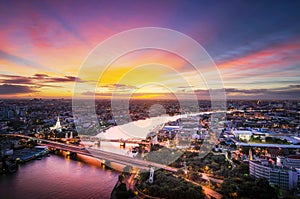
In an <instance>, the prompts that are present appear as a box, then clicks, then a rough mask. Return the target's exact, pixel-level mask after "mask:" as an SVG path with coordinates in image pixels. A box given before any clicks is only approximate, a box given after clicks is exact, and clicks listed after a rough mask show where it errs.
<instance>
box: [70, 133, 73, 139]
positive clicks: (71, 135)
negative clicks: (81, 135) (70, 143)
mask: <svg viewBox="0 0 300 199" xmlns="http://www.w3.org/2000/svg"><path fill="white" fill-rule="evenodd" d="M70 138H71V139H72V138H73V132H72V131H71V134H70Z"/></svg>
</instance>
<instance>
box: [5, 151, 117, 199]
mask: <svg viewBox="0 0 300 199" xmlns="http://www.w3.org/2000/svg"><path fill="white" fill-rule="evenodd" d="M117 180H118V173H116V172H114V171H112V170H108V169H103V168H101V167H98V166H95V165H91V164H86V163H83V162H79V161H74V160H70V159H67V158H64V157H62V156H57V155H51V156H50V157H44V158H43V159H41V160H34V161H31V162H28V163H26V164H22V165H20V168H19V170H18V172H17V173H15V174H12V175H6V176H0V198H1V199H19V198H20V199H27V198H28V199H35V198H39V199H44V198H49V199H50V198H54V199H68V198H72V199H77V198H78V199H82V198H84V199H86V198H99V199H102V198H104V199H105V198H110V193H111V191H112V189H113V188H114V186H115V184H116V182H117Z"/></svg>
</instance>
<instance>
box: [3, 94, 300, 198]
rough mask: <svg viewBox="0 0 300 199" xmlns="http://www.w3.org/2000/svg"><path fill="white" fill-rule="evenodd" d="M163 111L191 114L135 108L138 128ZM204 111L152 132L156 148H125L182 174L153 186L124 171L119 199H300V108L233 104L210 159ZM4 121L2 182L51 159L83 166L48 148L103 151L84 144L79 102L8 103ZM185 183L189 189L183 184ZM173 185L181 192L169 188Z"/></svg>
mask: <svg viewBox="0 0 300 199" xmlns="http://www.w3.org/2000/svg"><path fill="white" fill-rule="evenodd" d="M158 103H159V104H161V105H162V106H163V107H165V109H166V112H167V114H168V115H170V116H176V115H184V114H185V113H181V112H180V107H179V105H178V102H177V101H167V100H153V101H152V100H132V101H131V103H130V108H129V110H130V116H131V118H132V120H133V121H137V120H145V119H147V118H149V117H150V116H149V108H150V107H151V106H152V105H153V104H158ZM198 103H199V107H200V108H199V110H198V111H199V113H205V114H199V115H197V114H195V115H192V116H188V117H186V118H179V119H177V120H175V121H170V122H167V123H165V124H163V125H162V126H161V128H158V129H156V131H152V132H149V134H148V135H147V137H145V139H144V140H143V141H144V142H147V141H148V142H149V143H150V146H151V147H150V148H149V146H148V145H147V144H138V145H134V147H129V148H127V147H125V148H124V150H130V152H131V153H132V154H134V156H132V157H133V158H135V159H141V160H146V161H149V162H155V163H159V164H163V165H169V166H170V167H172V168H174V169H175V170H174V172H171V171H170V170H165V171H164V169H163V170H161V169H159V170H155V172H154V180H153V179H152V180H153V182H152V183H151V182H150V181H149V175H150V174H149V171H147V169H146V170H145V169H144V170H142V171H139V172H137V169H138V168H134V166H131V165H126V164H124V165H122V164H121V165H122V166H121V167H123V169H122V170H121V173H123V174H120V177H119V181H118V183H119V185H118V186H117V188H116V190H117V191H116V192H117V193H114V194H116V196H115V197H116V198H124V197H130V198H133V197H138V196H136V195H139V197H140V195H143V197H145V196H147V195H148V196H151V197H164V198H201V197H202V198H204V197H205V194H206V195H207V196H208V197H214V198H221V197H223V198H233V197H237V198H278V197H280V198H293V197H297V196H299V193H300V192H299V191H300V190H299V183H300V180H299V179H300V172H299V166H300V153H299V148H300V147H299V146H300V145H299V144H300V136H299V128H300V118H299V107H300V102H299V101H288V100H285V101H229V102H228V103H227V106H228V108H227V113H226V120H225V121H224V122H223V128H220V129H218V131H219V132H218V135H219V138H218V140H217V142H216V143H214V146H213V149H212V150H211V151H210V152H209V153H208V154H207V155H205V156H204V157H200V156H199V152H200V151H201V150H203V148H202V149H201V146H202V144H203V141H204V140H205V139H207V138H206V137H207V136H208V135H209V126H210V114H211V113H209V111H210V106H209V102H208V101H199V102H198ZM96 107H97V110H96V112H97V116H98V119H99V120H98V122H99V123H100V124H101V127H102V128H101V129H102V133H104V134H105V131H107V129H109V128H113V127H114V126H116V125H117V124H116V123H115V121H114V118H113V115H112V113H111V111H110V110H111V107H110V102H109V101H107V100H99V101H96ZM1 116H2V118H1V172H2V174H4V173H6V174H7V173H13V172H18V170H17V168H18V164H21V165H22V164H24V163H25V162H27V161H31V160H34V159H36V158H38V159H39V158H45V156H49V153H50V154H51V153H53V154H56V155H62V156H64V157H67V158H71V159H72V160H74V161H75V160H77V161H81V160H80V157H77V156H76V153H75V152H76V151H75V152H74V150H66V149H64V150H62V149H60V150H58V151H57V149H55V145H52V146H51V147H50V145H47V140H48V141H51V142H57V143H63V144H67V145H70V146H74V147H81V148H82V147H86V148H87V149H95V148H97V143H98V145H99V142H97V141H94V143H92V144H91V145H85V146H84V144H83V143H81V137H80V135H78V132H77V131H76V128H75V126H76V125H75V123H74V120H73V115H72V101H71V100H66V99H55V100H44V99H30V100H2V101H1ZM154 116H158V115H152V117H154ZM90 125H91V126H92V125H93V124H90ZM87 128H89V126H88V127H87ZM100 133H101V132H100ZM16 135H20V136H21V137H18V136H17V137H16ZM22 136H25V137H22ZM26 136H28V137H26ZM28 138H29V139H28ZM39 139H40V140H39ZM51 142H50V143H51ZM119 142H120V143H121V141H119ZM124 142H126V141H124ZM50 143H48V144H50ZM42 146H44V147H42ZM45 146H48V148H47V147H45ZM98 147H99V146H98ZM120 147H123V146H120ZM200 149H201V150H200ZM70 151H71V152H72V151H73V153H71V154H70ZM153 152H154V153H153ZM174 154H179V156H178V158H177V157H176V158H175V159H172V155H174ZM106 161H107V162H108V161H109V160H108V159H107V160H106ZM112 162H113V160H111V162H109V163H106V164H105V165H106V167H108V168H111V169H115V168H114V166H113V165H114V164H112ZM29 164H30V163H29ZM99 166H100V165H99ZM157 169H158V168H157ZM115 170H116V171H118V170H117V169H115ZM19 172H20V171H19ZM133 174H134V183H135V185H134V186H133V187H131V188H128V189H126V183H125V181H126V180H127V179H129V178H130V177H131V175H133ZM182 180H185V183H183V184H181V183H182V182H184V181H182ZM164 183H167V184H165V185H164ZM169 183H171V184H172V183H174V186H171V187H169V186H170V184H169ZM124 185H125V188H124V187H123V186H124ZM164 186H165V187H164ZM181 186H182V187H181ZM127 187H128V186H127ZM167 187H168V188H167ZM178 187H179V188H178ZM167 190H168V191H167ZM184 190H185V191H184ZM254 190H255V191H254ZM210 191H211V193H210ZM209 194H211V195H209Z"/></svg>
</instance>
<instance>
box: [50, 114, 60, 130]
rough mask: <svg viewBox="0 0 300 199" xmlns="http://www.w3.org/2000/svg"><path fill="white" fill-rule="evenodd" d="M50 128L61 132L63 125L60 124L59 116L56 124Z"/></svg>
mask: <svg viewBox="0 0 300 199" xmlns="http://www.w3.org/2000/svg"><path fill="white" fill-rule="evenodd" d="M50 130H57V131H58V132H61V130H62V128H61V125H60V120H59V117H57V121H56V124H55V126H53V127H50Z"/></svg>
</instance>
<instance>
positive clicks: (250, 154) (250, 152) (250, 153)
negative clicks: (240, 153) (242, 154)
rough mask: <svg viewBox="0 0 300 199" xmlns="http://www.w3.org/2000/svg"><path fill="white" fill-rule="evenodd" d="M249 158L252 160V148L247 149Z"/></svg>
mask: <svg viewBox="0 0 300 199" xmlns="http://www.w3.org/2000/svg"><path fill="white" fill-rule="evenodd" d="M249 160H253V154H252V149H251V148H250V149H249Z"/></svg>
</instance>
